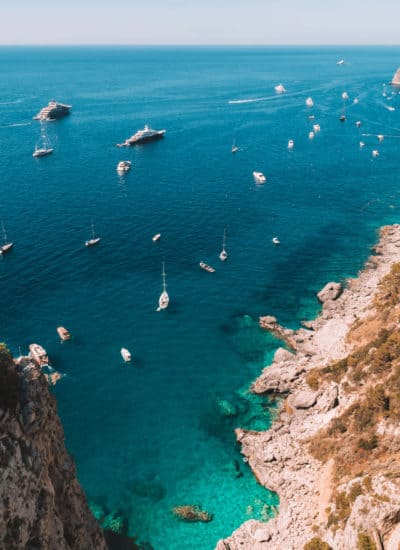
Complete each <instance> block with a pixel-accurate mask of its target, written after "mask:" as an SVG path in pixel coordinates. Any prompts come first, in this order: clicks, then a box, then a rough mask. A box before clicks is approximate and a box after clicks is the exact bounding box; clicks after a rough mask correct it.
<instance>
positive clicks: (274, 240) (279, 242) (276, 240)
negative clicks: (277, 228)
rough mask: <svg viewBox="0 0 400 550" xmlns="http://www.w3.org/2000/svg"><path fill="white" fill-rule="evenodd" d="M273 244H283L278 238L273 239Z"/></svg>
mask: <svg viewBox="0 0 400 550" xmlns="http://www.w3.org/2000/svg"><path fill="white" fill-rule="evenodd" d="M272 242H273V243H274V244H281V241H280V240H279V239H278V237H273V239H272Z"/></svg>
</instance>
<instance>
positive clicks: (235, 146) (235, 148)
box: [231, 140, 239, 154]
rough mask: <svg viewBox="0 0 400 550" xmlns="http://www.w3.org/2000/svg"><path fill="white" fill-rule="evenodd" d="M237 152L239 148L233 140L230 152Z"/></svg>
mask: <svg viewBox="0 0 400 550" xmlns="http://www.w3.org/2000/svg"><path fill="white" fill-rule="evenodd" d="M238 151H239V147H238V146H237V145H236V143H235V140H233V143H232V148H231V152H232V153H233V154H235V153H237V152H238Z"/></svg>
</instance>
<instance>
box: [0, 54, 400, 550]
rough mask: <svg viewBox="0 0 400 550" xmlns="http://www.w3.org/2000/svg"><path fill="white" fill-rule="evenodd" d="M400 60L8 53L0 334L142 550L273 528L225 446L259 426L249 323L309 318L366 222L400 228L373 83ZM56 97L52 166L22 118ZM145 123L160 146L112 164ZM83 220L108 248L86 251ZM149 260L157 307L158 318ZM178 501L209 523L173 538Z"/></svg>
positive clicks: (265, 506)
mask: <svg viewBox="0 0 400 550" xmlns="http://www.w3.org/2000/svg"><path fill="white" fill-rule="evenodd" d="M341 58H344V59H345V60H346V64H345V65H342V66H338V65H337V64H336V62H337V61H338V60H339V59H341ZM399 64H400V48H398V47H396V48H345V47H335V48H333V47H332V48H323V49H321V48H218V49H216V48H201V49H196V48H179V49H177V48H97V47H96V48H95V47H93V48H78V47H76V48H1V49H0V69H1V75H2V78H1V80H0V140H1V151H2V154H1V156H0V174H1V178H0V189H1V195H0V197H1V200H0V217H1V218H2V219H3V221H4V224H5V227H6V230H7V233H8V237H9V238H10V240H12V241H13V242H14V249H13V250H12V251H11V252H10V253H9V254H8V255H7V256H4V257H3V258H0V303H1V308H0V338H1V340H4V341H5V342H7V344H8V345H9V347H10V348H11V350H12V351H13V352H14V353H15V354H18V353H19V349H21V351H22V353H26V352H27V350H28V345H29V344H30V343H31V342H39V343H41V344H42V345H43V346H44V347H45V348H46V349H47V351H48V353H49V355H50V357H51V362H52V365H53V366H54V368H56V369H57V370H58V371H59V372H61V373H62V374H63V375H65V376H64V377H63V378H62V380H61V381H60V382H58V384H57V386H56V387H55V388H54V393H55V394H56V396H57V400H58V407H59V411H60V414H61V417H62V421H63V424H64V427H65V434H66V443H67V447H68V449H69V450H70V452H71V453H72V454H73V455H74V457H75V460H76V463H77V468H78V475H79V479H80V481H81V482H82V484H83V487H84V488H85V490H86V493H87V495H88V498H89V500H90V501H91V502H92V503H93V504H94V505H96V506H101V507H102V508H103V510H104V512H105V513H109V512H110V511H118V513H120V514H122V516H123V518H124V521H125V523H126V527H127V530H128V532H129V533H130V534H132V535H137V536H138V538H139V540H141V541H148V542H149V543H150V544H151V545H152V546H153V547H154V548H155V549H156V550H187V549H189V550H191V549H193V550H211V549H212V548H214V546H215V544H216V542H217V540H218V539H219V538H221V537H224V536H227V535H229V534H230V533H231V531H232V530H234V529H235V528H236V527H238V526H239V525H240V524H241V523H242V522H243V521H245V520H246V519H250V518H259V519H260V518H264V519H266V518H268V517H269V516H270V515H272V514H273V509H274V508H273V506H275V505H277V504H278V499H277V497H276V495H273V494H271V493H270V492H268V491H267V490H265V489H264V488H262V487H260V486H258V485H257V483H256V482H255V480H254V478H253V476H252V474H251V472H250V470H249V468H248V466H247V464H246V463H244V462H243V461H242V457H241V455H240V449H239V448H238V447H237V445H236V443H235V436H234V432H233V430H234V428H235V427H238V426H241V427H244V428H249V429H264V428H265V427H267V426H268V424H269V422H270V412H269V410H270V409H269V407H270V404H269V403H268V402H267V401H266V400H265V399H260V398H254V397H252V396H251V395H249V393H248V388H249V385H250V383H251V382H252V380H254V378H255V377H256V376H257V374H258V373H259V372H260V371H261V369H262V367H263V365H265V364H267V363H268V361H270V358H271V357H272V354H273V352H274V350H275V349H276V346H277V345H278V344H277V342H276V341H274V340H273V339H272V338H271V337H269V336H268V335H267V334H266V333H264V332H262V331H261V330H260V329H259V328H258V326H257V320H258V316H259V315H264V314H274V315H276V316H277V317H278V319H279V321H281V322H282V323H284V324H288V325H289V326H292V327H295V326H298V325H299V323H300V321H301V320H302V319H306V318H311V317H312V316H314V315H315V313H316V312H317V311H318V304H317V303H316V300H315V293H316V291H317V290H318V289H319V288H320V287H321V286H322V285H323V284H325V283H326V282H327V281H329V280H332V279H334V280H341V279H343V278H345V277H348V276H354V275H356V273H357V271H358V270H359V269H360V267H361V266H362V264H363V262H364V261H365V259H366V258H367V256H368V254H369V248H370V246H371V245H372V244H373V243H374V242H375V239H376V229H377V227H379V226H380V225H382V224H384V223H393V222H398V221H399V207H400V192H399V179H400V177H399V173H400V172H399V162H400V160H399V159H400V156H399V145H400V141H399V140H400V118H399V117H400V98H399V96H398V95H397V94H392V91H391V89H390V87H389V86H388V85H387V83H388V81H390V79H391V77H392V75H393V73H394V71H395V69H396V68H397V67H398V65H399ZM279 83H283V85H284V86H285V88H286V89H287V93H286V94H283V95H277V94H275V91H274V86H275V85H277V84H279ZM344 91H346V92H347V93H348V96H349V99H348V100H347V101H346V105H345V107H346V114H347V121H346V122H345V123H341V122H339V116H340V114H341V112H342V108H343V101H342V98H341V96H342V93H343V92H344ZM308 96H311V97H312V98H313V100H314V107H313V108H308V107H306V105H305V99H306V98H307V97H308ZM52 98H54V99H56V100H58V101H61V102H65V103H69V104H71V105H72V106H73V108H72V112H71V115H70V116H69V117H66V118H64V119H62V120H60V121H57V122H53V123H49V124H48V125H47V130H48V135H49V138H50V140H51V143H52V144H53V146H54V148H55V151H54V153H53V155H51V156H49V157H45V158H42V159H34V158H32V152H33V149H34V146H35V143H36V141H37V139H38V137H39V123H38V122H37V121H32V116H33V115H35V114H36V113H37V112H38V111H39V110H40V108H41V107H43V106H44V105H46V104H47V103H48V101H49V100H50V99H52ZM355 99H356V100H358V102H354V100H355ZM311 114H313V115H315V119H314V120H310V119H309V115H311ZM357 120H360V121H362V126H361V127H360V128H356V126H355V121H357ZM146 123H148V124H150V125H152V126H153V127H154V128H156V129H162V128H165V129H166V130H167V133H166V136H165V139H163V140H160V141H158V142H154V143H150V144H147V145H145V146H138V147H136V148H130V149H119V148H117V147H115V144H116V143H118V142H121V141H124V140H125V139H126V138H127V137H129V136H130V135H131V134H133V133H134V132H136V130H137V129H139V128H142V127H143V125H144V124H146ZM315 123H319V124H320V126H321V132H320V133H318V134H317V135H316V136H315V138H314V140H309V139H308V133H309V131H310V130H312V125H313V124H315ZM364 134H366V135H364ZM377 134H384V135H385V139H384V141H383V142H378V139H377V137H376V135H377ZM233 139H235V141H236V144H237V145H238V146H239V149H240V150H239V151H238V153H237V154H236V155H232V153H231V145H232V141H233ZM288 139H293V140H294V142H295V146H294V149H293V150H288V148H287V142H288ZM360 140H362V141H364V142H365V147H364V148H360V147H359V142H360ZM373 149H378V150H379V153H380V155H379V157H377V158H373V157H372V154H371V152H372V150H373ZM123 159H126V160H131V161H132V170H131V171H130V172H129V173H128V174H126V175H125V176H124V177H120V176H118V175H117V173H116V170H115V168H116V165H117V163H118V161H119V160H123ZM254 170H259V171H262V172H264V173H265V175H266V176H267V183H266V184H265V185H264V186H257V185H255V183H254V181H253V177H252V172H253V171H254ZM91 218H93V219H94V222H95V226H96V230H97V232H98V234H99V236H101V238H102V240H101V242H100V244H99V245H98V246H97V247H93V248H91V249H87V248H85V246H84V241H85V240H86V239H87V238H88V237H89V236H90V224H91ZM224 228H226V231H227V251H228V254H229V258H228V260H227V261H226V262H225V263H224V264H222V263H221V262H220V261H219V259H218V254H219V252H220V250H221V243H222V234H223V230H224ZM155 233H161V234H162V237H161V240H160V241H159V242H158V243H153V242H152V239H151V237H152V236H153V235H154V234H155ZM274 236H278V237H279V239H280V241H281V245H280V246H274V245H273V244H272V243H271V239H272V237H274ZM200 260H203V261H205V262H207V263H209V264H211V265H213V266H214V267H215V268H216V272H215V273H214V274H209V273H206V272H204V271H202V270H200V269H199V266H198V263H199V261H200ZM162 261H165V266H166V272H167V284H168V292H169V294H170V300H171V301H170V307H169V308H168V310H166V311H164V312H160V313H157V312H156V307H157V302H158V297H159V294H160V292H161V283H162V280H161V267H162ZM58 325H64V326H66V327H67V328H68V329H69V330H70V331H71V333H72V334H73V339H72V340H71V341H70V342H67V343H64V344H61V343H60V341H59V338H58V336H57V333H56V330H55V329H56V327H57V326H58ZM122 346H124V347H127V348H129V349H130V351H131V352H132V355H133V363H132V365H129V366H128V365H126V364H124V363H123V361H122V359H121V356H120V348H121V347H122ZM185 504H196V505H199V506H200V507H201V508H202V509H205V510H207V511H209V512H210V513H211V514H213V517H214V518H213V521H211V522H210V523H205V524H203V523H200V524H199V523H194V524H188V523H184V522H181V521H180V520H179V519H177V518H176V517H175V516H174V515H173V514H172V512H171V509H172V508H173V507H174V506H179V505H185Z"/></svg>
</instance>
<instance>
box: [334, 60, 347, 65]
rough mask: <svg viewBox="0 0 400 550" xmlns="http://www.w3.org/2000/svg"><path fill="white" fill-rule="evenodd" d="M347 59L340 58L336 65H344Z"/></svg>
mask: <svg viewBox="0 0 400 550" xmlns="http://www.w3.org/2000/svg"><path fill="white" fill-rule="evenodd" d="M344 64H345V61H344V59H339V61H336V65H344Z"/></svg>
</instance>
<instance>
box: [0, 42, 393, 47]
mask: <svg viewBox="0 0 400 550" xmlns="http://www.w3.org/2000/svg"><path fill="white" fill-rule="evenodd" d="M83 46H85V47H99V46H101V47H110V48H114V47H130V48H132V47H137V48H160V47H162V48H189V47H190V48H276V47H281V48H282V47H283V48H298V47H303V48H315V47H318V48H332V47H341V48H343V47H353V48H364V47H375V48H379V47H381V48H396V47H400V44H382V43H372V44H370V43H368V44H367V43H365V44H364V43H361V44H345V43H344V44H340V43H329V44H302V43H299V44H298V43H296V44H283V43H282V44H233V43H232V44H231V43H229V44H213V43H210V44H191V43H187V44H186V43H185V44H170V43H168V44H136V43H114V42H113V43H101V42H93V43H70V42H65V43H50V42H49V43H43V44H37V43H18V44H17V43H15V44H14V43H4V44H2V43H0V48H2V47H17V48H18V47H21V48H24V47H38V48H43V47H52V48H54V47H83Z"/></svg>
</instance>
